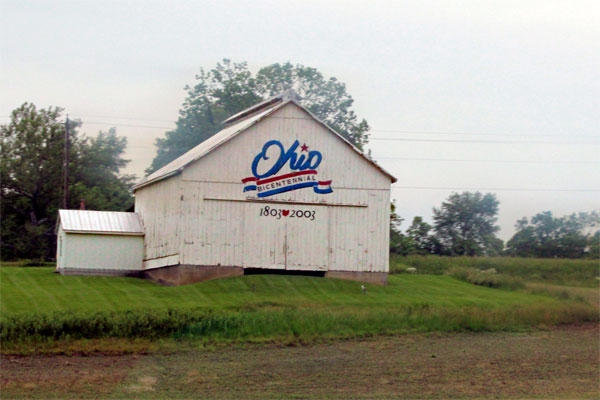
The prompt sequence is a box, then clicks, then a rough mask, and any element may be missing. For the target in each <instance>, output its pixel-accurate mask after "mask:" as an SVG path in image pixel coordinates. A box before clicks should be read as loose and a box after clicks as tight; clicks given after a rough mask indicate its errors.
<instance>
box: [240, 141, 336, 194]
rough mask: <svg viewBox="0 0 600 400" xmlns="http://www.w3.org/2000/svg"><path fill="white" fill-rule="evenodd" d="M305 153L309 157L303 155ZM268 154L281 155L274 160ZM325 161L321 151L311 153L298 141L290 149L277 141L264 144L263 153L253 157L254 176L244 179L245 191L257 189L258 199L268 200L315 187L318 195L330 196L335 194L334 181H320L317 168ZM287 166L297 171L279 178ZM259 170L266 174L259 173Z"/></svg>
mask: <svg viewBox="0 0 600 400" xmlns="http://www.w3.org/2000/svg"><path fill="white" fill-rule="evenodd" d="M298 147H300V154H298V153H296V151H297V150H298ZM304 152H306V154H303V153H304ZM267 153H269V154H279V156H278V157H277V158H276V159H272V158H273V157H269V156H267ZM322 160H323V156H322V155H321V153H320V152H318V151H315V150H311V151H308V146H307V145H306V144H303V145H302V146H300V142H299V141H297V140H296V141H295V142H294V143H293V144H292V146H291V147H290V148H289V149H287V150H285V148H284V147H283V145H282V144H281V142H279V141H278V140H269V141H268V142H267V143H265V144H264V146H263V148H262V151H261V152H260V153H258V154H257V155H256V157H254V161H253V162H252V175H253V176H250V177H248V178H244V179H242V183H245V184H246V186H245V187H244V192H249V191H254V190H255V191H256V192H257V196H258V197H268V196H273V195H275V194H278V193H284V192H289V191H291V190H296V189H302V188H307V187H312V188H313V190H314V191H315V193H319V194H327V193H331V192H333V190H332V189H331V181H319V180H317V168H318V167H319V164H321V161H322ZM286 164H289V168H290V169H291V170H292V171H295V172H291V173H288V174H283V175H277V173H278V172H279V171H280V170H281V169H282V168H283V167H284V166H285V165H286ZM259 170H260V171H266V172H264V173H259Z"/></svg>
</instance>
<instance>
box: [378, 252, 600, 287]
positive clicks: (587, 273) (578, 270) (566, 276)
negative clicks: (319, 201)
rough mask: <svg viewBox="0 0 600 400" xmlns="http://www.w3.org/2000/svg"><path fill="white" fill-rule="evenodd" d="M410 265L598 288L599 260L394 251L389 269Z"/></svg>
mask: <svg viewBox="0 0 600 400" xmlns="http://www.w3.org/2000/svg"><path fill="white" fill-rule="evenodd" d="M408 267H413V268H416V269H417V272H418V273H420V274H445V273H447V272H448V271H449V270H451V269H452V268H456V267H459V268H465V267H466V268H476V269H479V270H487V269H490V268H494V269H495V270H496V271H497V272H498V273H499V274H506V275H510V276H513V277H518V278H521V279H524V280H526V281H530V282H543V283H552V284H557V285H567V286H580V287H589V288H598V284H599V281H598V276H600V260H592V259H579V260H570V259H547V258H513V257H439V256H407V257H400V256H394V255H392V257H391V259H390V272H391V273H402V272H404V271H405V270H406V268H408Z"/></svg>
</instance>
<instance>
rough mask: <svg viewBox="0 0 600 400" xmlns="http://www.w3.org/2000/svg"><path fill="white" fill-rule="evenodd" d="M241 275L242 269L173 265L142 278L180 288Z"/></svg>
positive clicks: (145, 272) (147, 273)
mask: <svg viewBox="0 0 600 400" xmlns="http://www.w3.org/2000/svg"><path fill="white" fill-rule="evenodd" d="M241 275H244V269H243V268H241V267H213V266H200V265H173V266H170V267H162V268H156V269H150V270H147V271H144V272H143V275H142V277H143V278H145V279H149V280H151V281H154V282H156V283H158V284H161V285H165V286H179V285H189V284H191V283H196V282H203V281H208V280H211V279H218V278H227V277H230V276H241Z"/></svg>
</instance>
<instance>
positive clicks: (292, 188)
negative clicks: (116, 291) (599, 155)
mask: <svg viewBox="0 0 600 400" xmlns="http://www.w3.org/2000/svg"><path fill="white" fill-rule="evenodd" d="M225 123H226V127H225V128H224V129H223V130H221V131H220V132H218V133H217V134H216V135H214V136H213V137H211V138H210V139H208V140H206V141H204V142H203V143H201V144H199V145H198V146H196V147H195V148H193V149H191V150H190V151H188V152H187V153H185V154H184V155H182V156H181V157H179V158H177V159H176V160H174V161H172V162H171V163H169V164H167V165H166V166H164V167H162V168H161V169H159V170H157V171H156V172H154V173H153V174H151V175H149V176H147V177H146V178H144V179H143V180H142V181H141V182H139V183H138V184H137V185H136V186H135V187H134V193H135V213H136V214H138V215H139V217H140V218H141V220H142V221H143V225H144V233H145V238H144V252H143V270H144V275H145V276H146V277H147V278H150V279H153V280H155V281H158V282H161V283H164V284H173V285H177V284H185V283H192V282H196V281H202V280H206V279H212V278H217V277H225V276H235V275H242V274H244V273H245V272H246V273H248V272H250V271H253V272H255V271H256V270H257V269H270V270H280V271H296V272H299V271H305V272H306V271H312V272H313V273H318V274H322V275H324V276H328V277H336V278H345V279H354V280H359V281H367V282H373V283H381V284H384V283H385V282H386V279H387V273H388V270H389V263H388V261H389V260H388V256H389V222H390V221H389V218H390V186H391V184H392V183H393V182H395V181H396V179H395V178H394V177H393V176H392V175H390V174H389V173H388V172H386V171H385V170H384V169H382V168H381V167H380V166H378V165H377V164H376V163H375V162H374V161H373V160H371V159H369V158H368V157H366V156H365V155H364V154H363V153H362V152H361V151H360V150H358V149H357V148H356V147H355V146H353V145H352V144H351V143H349V142H348V141H347V140H346V139H344V138H343V137H342V136H341V135H339V134H338V133H336V132H335V131H333V130H332V129H330V128H329V127H328V126H327V125H325V124H324V123H322V122H321V121H319V120H318V119H317V118H316V117H315V116H314V115H312V114H311V113H310V112H308V111H307V110H306V109H305V108H303V107H302V106H301V105H300V104H299V103H298V102H297V100H296V99H295V94H294V93H293V92H285V93H284V94H282V95H280V96H276V97H274V98H272V99H269V100H267V101H265V102H263V103H260V104H258V105H256V106H254V107H251V108H249V109H247V110H245V111H243V112H241V113H239V114H237V115H235V116H233V117H231V118H229V119H228V120H226V121H225Z"/></svg>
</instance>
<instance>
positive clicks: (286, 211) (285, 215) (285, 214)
mask: <svg viewBox="0 0 600 400" xmlns="http://www.w3.org/2000/svg"><path fill="white" fill-rule="evenodd" d="M281 213H282V214H283V216H284V217H287V216H288V215H289V214H290V210H282V211H281Z"/></svg>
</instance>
